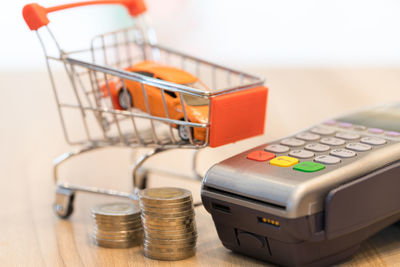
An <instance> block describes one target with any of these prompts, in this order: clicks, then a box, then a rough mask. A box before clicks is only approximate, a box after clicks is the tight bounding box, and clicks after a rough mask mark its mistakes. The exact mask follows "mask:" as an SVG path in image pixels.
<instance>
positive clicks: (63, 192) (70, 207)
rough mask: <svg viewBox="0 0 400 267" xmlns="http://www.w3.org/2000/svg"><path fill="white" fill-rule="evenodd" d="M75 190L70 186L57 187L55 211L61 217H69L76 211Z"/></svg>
mask: <svg viewBox="0 0 400 267" xmlns="http://www.w3.org/2000/svg"><path fill="white" fill-rule="evenodd" d="M74 198H75V192H74V191H73V190H71V189H69V188H65V187H57V190H56V200H55V203H54V205H53V208H54V212H55V213H56V214H57V216H58V217H60V218H61V219H67V218H68V217H69V216H71V214H72V212H73V211H74Z"/></svg>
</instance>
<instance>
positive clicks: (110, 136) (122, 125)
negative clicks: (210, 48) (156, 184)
mask: <svg viewBox="0 0 400 267" xmlns="http://www.w3.org/2000/svg"><path fill="white" fill-rule="evenodd" d="M94 4H96V5H97V4H118V5H122V6H124V7H125V8H126V9H127V10H128V12H129V14H130V15H131V17H133V18H135V19H136V22H137V23H136V24H135V25H136V26H135V27H130V28H125V29H122V30H119V31H114V32H110V33H105V34H101V35H98V36H95V37H94V38H93V39H92V41H91V44H90V47H88V48H86V49H81V50H77V51H72V52H65V51H64V50H63V49H62V48H61V46H60V44H59V43H58V42H57V40H56V37H55V35H54V34H53V32H52V31H51V30H50V28H49V26H48V24H49V19H48V17H47V14H48V13H51V12H55V11H59V10H63V9H69V8H72V7H78V6H87V5H94ZM145 11H146V6H145V4H144V2H143V1H142V0H115V1H112V0H104V1H88V2H80V3H72V4H66V5H61V6H55V7H51V8H44V7H42V6H40V5H38V4H28V5H26V6H25V7H24V9H23V16H24V19H25V21H26V23H27V25H28V26H29V28H30V29H31V30H33V31H35V32H36V33H37V36H38V38H39V41H40V43H41V46H42V48H43V51H44V54H45V58H46V64H47V68H48V72H49V76H50V82H51V85H52V88H53V93H54V96H55V100H56V104H57V109H58V113H59V116H60V121H61V125H62V128H63V132H64V136H65V139H66V141H67V143H68V144H70V145H78V146H80V148H79V149H78V150H76V151H73V152H68V153H65V154H63V155H61V156H60V157H58V158H57V159H56V160H55V161H54V180H55V183H56V200H55V204H54V208H55V212H56V213H57V215H58V216H60V217H61V218H67V217H69V216H70V215H71V213H72V211H73V199H74V195H75V192H77V191H83V192H90V193H99V194H106V195H112V196H119V197H125V198H130V199H137V191H138V190H139V189H141V188H143V187H144V183H143V181H138V179H137V177H138V176H139V175H138V170H139V168H140V167H141V166H142V164H143V163H144V162H145V161H146V160H147V159H149V158H150V157H151V156H153V155H155V154H156V153H160V152H163V151H167V150H170V149H176V148H187V149H194V151H198V149H200V148H204V147H206V146H211V147H217V146H221V145H224V144H228V143H232V142H235V141H238V140H242V139H245V138H248V137H252V136H255V135H260V134H262V133H263V131H264V121H265V110H266V101H267V93H268V89H267V88H266V87H263V82H264V81H263V79H260V78H258V77H256V76H253V75H250V74H246V73H244V72H240V71H237V70H233V69H230V68H227V67H223V66H221V65H217V64H213V63H210V62H208V61H205V60H202V59H198V58H196V57H193V56H190V55H187V54H183V53H180V52H177V51H175V50H173V49H169V48H166V47H163V46H160V45H158V44H157V43H156V38H155V37H156V36H155V34H154V31H153V30H152V29H151V28H149V27H147V25H146V23H145V19H144V13H145ZM43 35H46V36H47V37H48V38H49V40H51V42H52V43H53V45H55V47H56V48H57V49H56V51H57V52H56V54H55V55H52V54H50V53H49V49H48V47H47V46H46V45H48V43H47V42H45V41H44V39H43V37H42V36H43ZM138 62H151V63H149V64H160V65H161V64H162V65H163V66H164V65H165V66H171V67H175V69H180V70H184V71H185V73H191V75H192V76H195V77H197V78H198V81H201V83H202V84H203V85H204V86H202V87H198V86H193V85H192V84H182V83H174V82H171V81H168V80H165V79H164V80H162V79H158V77H149V75H147V74H146V73H143V72H140V71H132V70H131V69H129V67H130V66H134V65H135V64H137V63H138ZM53 64H60V65H61V66H62V67H63V68H64V70H65V72H66V73H67V76H68V78H69V83H70V85H71V90H70V92H69V94H66V92H61V90H58V88H57V86H56V81H55V78H54V74H53V71H52V68H53V67H52V66H53ZM116 84H119V86H120V92H119V94H118V95H117V96H116V94H114V93H113V92H112V90H114V89H115V88H116ZM132 86H134V87H135V88H136V90H139V94H140V97H137V96H136V98H135V96H134V98H133V99H132V93H131V92H132V91H131V87H132ZM116 97H118V99H116ZM157 97H158V102H157V101H156V100H155V99H156V98H157ZM171 97H172V98H174V99H173V101H174V103H175V104H174V105H175V106H177V107H178V108H177V109H176V110H178V111H176V110H175V111H174V114H172V111H171V108H170V106H171V103H170V101H172V100H170V99H171ZM138 98H140V99H139V100H138ZM193 100H195V102H196V103H202V104H201V106H202V108H203V111H204V110H206V112H205V114H206V117H205V118H202V119H193V118H192V117H191V116H189V115H190V112H189V110H192V109H193V107H192V105H195V104H191V102H190V101H193ZM118 101H119V102H118ZM139 102H140V104H137V103H139ZM136 104H137V105H136ZM160 110H161V111H160ZM69 112H74V116H70V115H67V114H68V113H69ZM194 113H196V112H194ZM68 120H72V121H73V126H74V127H70V126H69V123H68ZM78 120H79V121H80V122H81V129H78V128H79V127H78V123H77V121H78ZM76 136H79V138H77V137H76ZM110 146H125V147H130V148H137V147H149V148H151V150H150V152H148V153H147V154H145V155H143V156H141V157H140V158H139V159H138V160H137V161H136V162H135V163H134V164H133V165H132V167H131V175H132V178H133V191H132V192H129V193H125V192H118V191H115V190H109V189H101V188H96V187H87V186H81V185H70V184H67V183H59V178H58V172H57V170H58V167H59V166H60V165H61V164H62V163H64V162H66V161H67V160H68V159H71V158H73V157H76V156H78V155H81V154H83V153H86V152H89V151H93V150H96V149H99V148H104V147H110ZM194 155H195V156H196V155H197V153H195V154H194ZM195 160H196V159H195V158H194V162H195ZM194 166H195V165H194ZM197 177H198V178H199V179H201V177H199V176H197ZM139 182H140V183H139Z"/></svg>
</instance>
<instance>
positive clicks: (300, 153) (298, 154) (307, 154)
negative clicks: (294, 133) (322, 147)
mask: <svg viewBox="0 0 400 267" xmlns="http://www.w3.org/2000/svg"><path fill="white" fill-rule="evenodd" d="M289 156H291V157H295V158H299V159H308V158H312V157H314V153H313V152H311V151H307V150H292V151H290V153H289Z"/></svg>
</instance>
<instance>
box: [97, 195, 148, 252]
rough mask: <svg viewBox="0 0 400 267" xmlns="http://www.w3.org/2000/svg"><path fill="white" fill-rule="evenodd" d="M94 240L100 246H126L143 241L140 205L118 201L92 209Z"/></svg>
mask: <svg viewBox="0 0 400 267" xmlns="http://www.w3.org/2000/svg"><path fill="white" fill-rule="evenodd" d="M92 216H93V218H94V222H95V226H94V231H93V239H94V242H95V243H96V244H97V245H99V246H102V247H108V248H128V247H133V246H137V245H140V244H141V243H142V241H143V227H142V222H141V218H140V207H139V205H138V203H137V202H118V203H108V204H102V205H98V206H95V207H94V208H93V209H92Z"/></svg>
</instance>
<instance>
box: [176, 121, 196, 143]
mask: <svg viewBox="0 0 400 267" xmlns="http://www.w3.org/2000/svg"><path fill="white" fill-rule="evenodd" d="M188 128H189V131H190V134H191V135H192V136H193V128H191V127H189V126H187V125H179V126H178V134H179V137H180V138H181V139H182V140H183V141H185V142H188V141H189V140H190V137H189V132H188Z"/></svg>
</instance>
